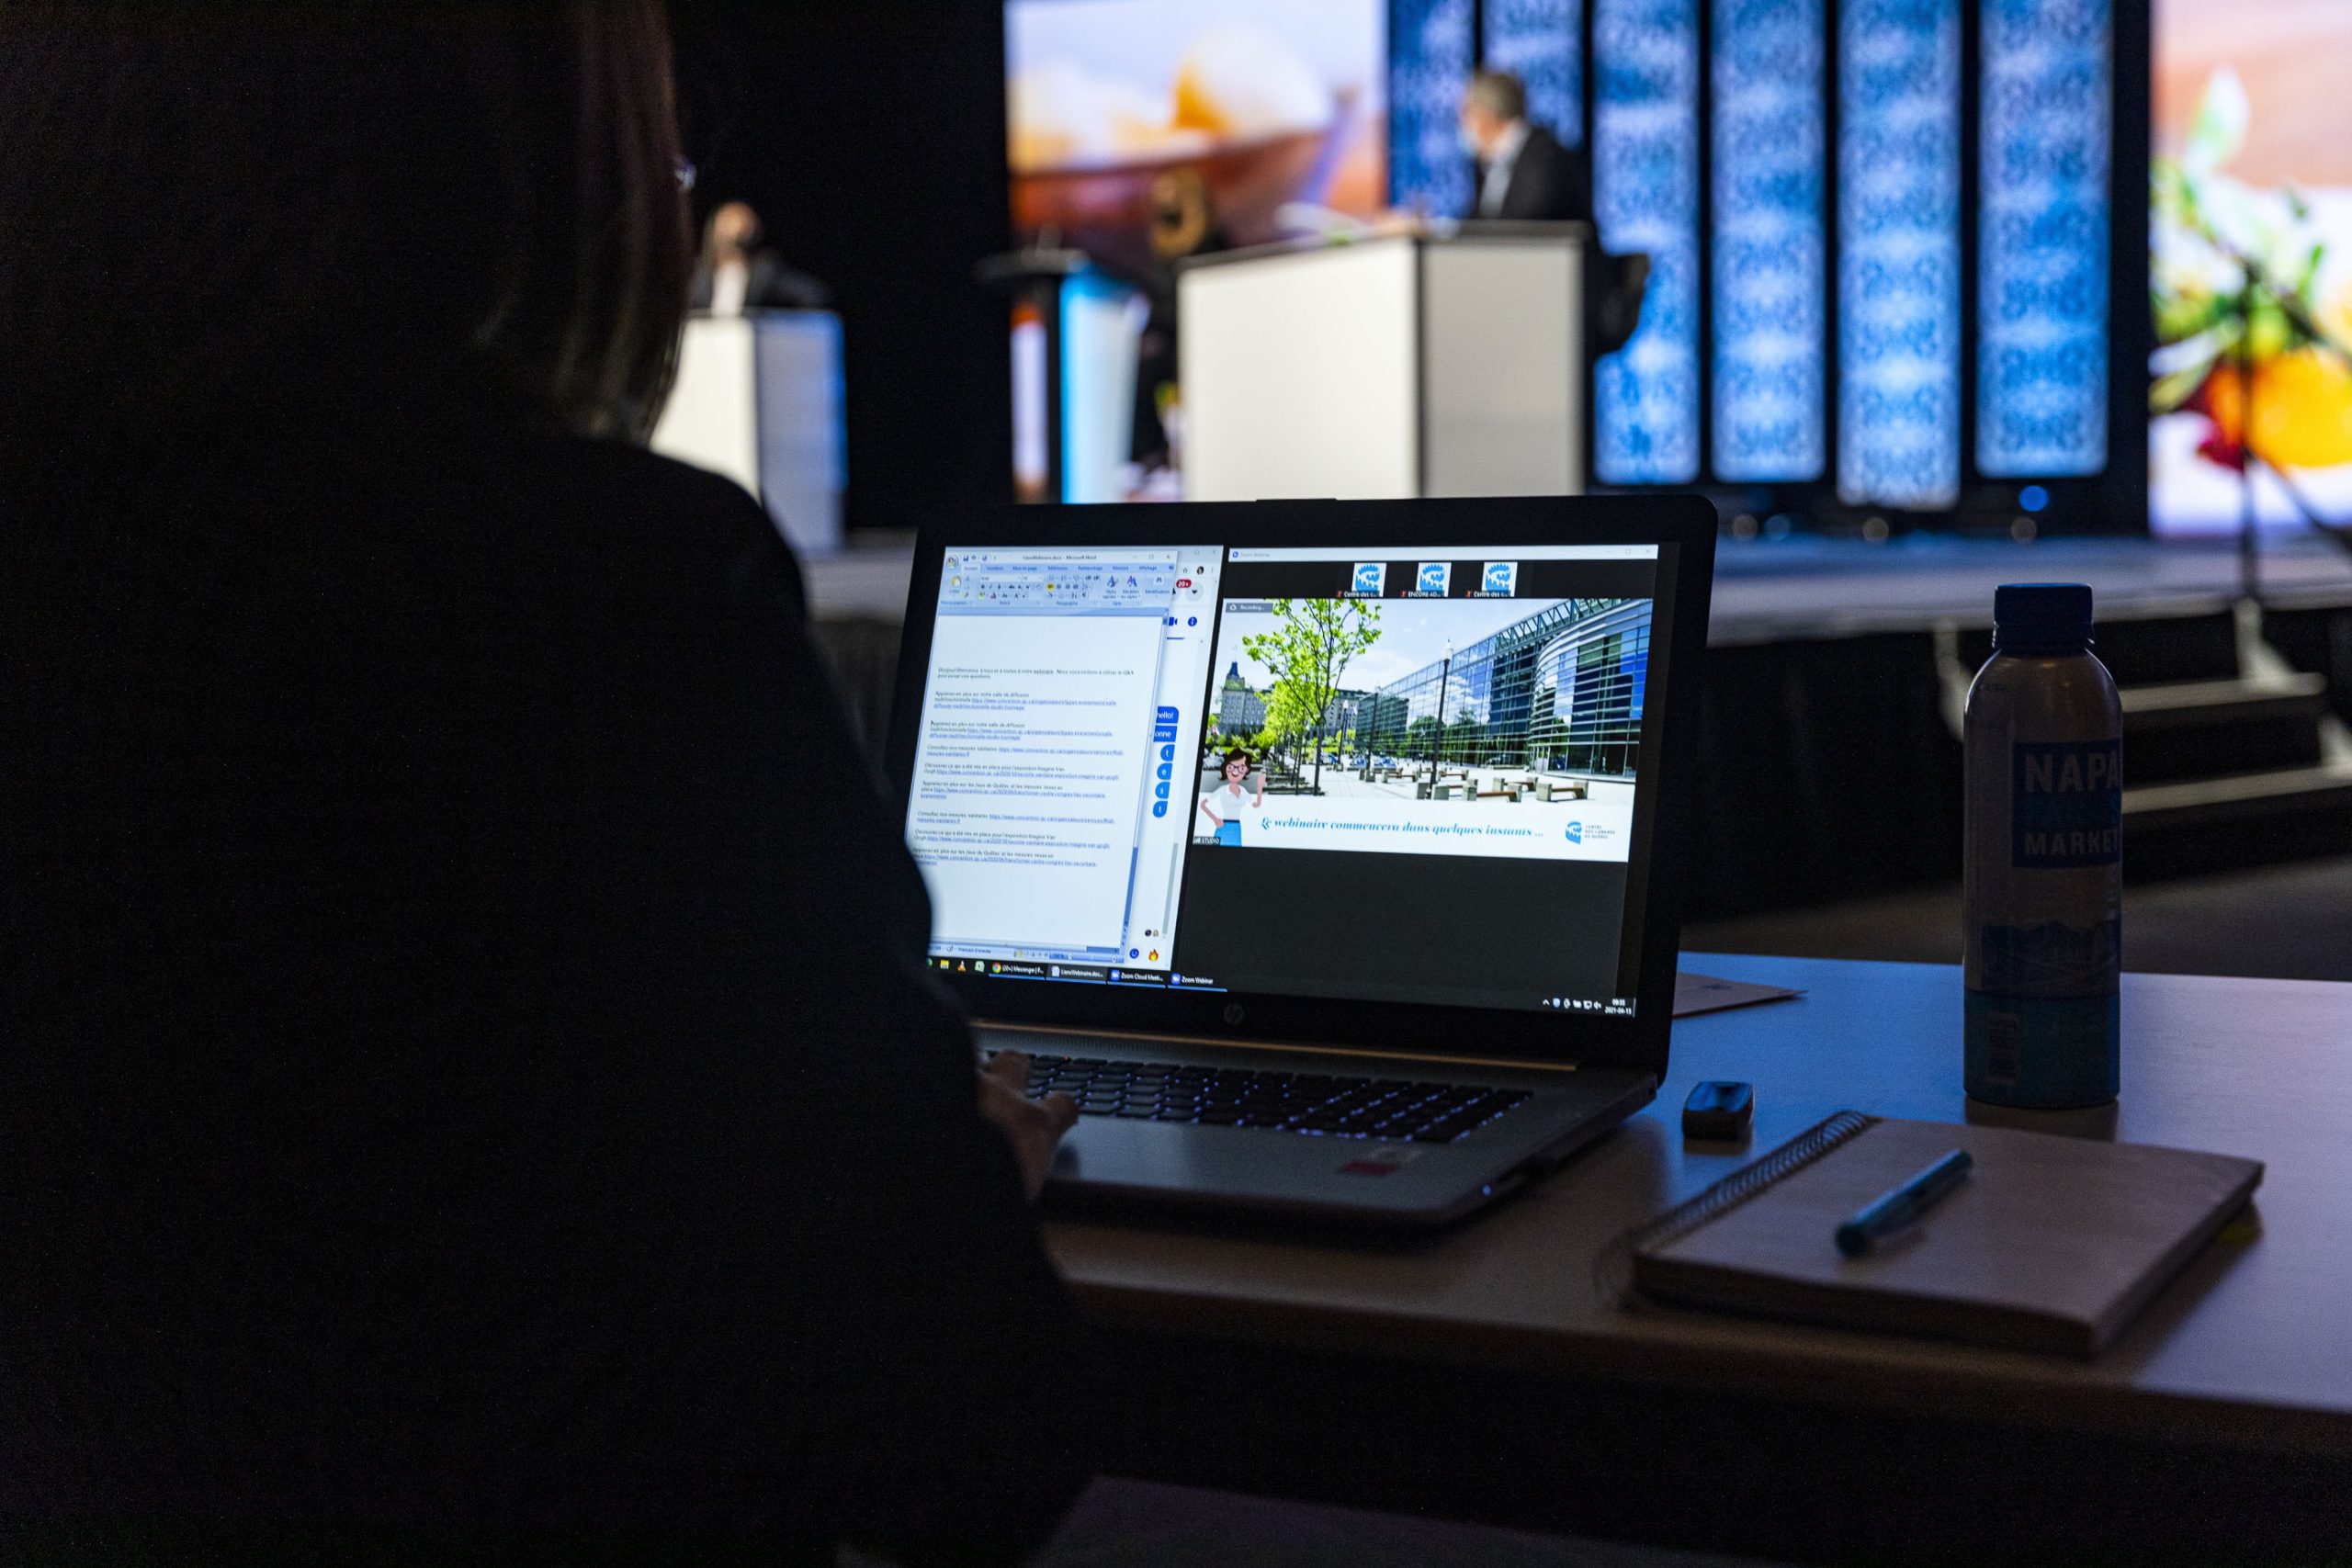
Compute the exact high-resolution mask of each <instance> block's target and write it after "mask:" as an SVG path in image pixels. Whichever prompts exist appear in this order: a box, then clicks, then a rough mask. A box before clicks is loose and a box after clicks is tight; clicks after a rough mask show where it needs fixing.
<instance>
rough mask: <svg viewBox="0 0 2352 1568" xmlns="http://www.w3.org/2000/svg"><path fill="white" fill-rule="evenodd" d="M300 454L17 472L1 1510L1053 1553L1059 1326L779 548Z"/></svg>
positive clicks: (510, 427) (515, 439)
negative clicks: (717, 1532) (50, 474)
mask: <svg viewBox="0 0 2352 1568" xmlns="http://www.w3.org/2000/svg"><path fill="white" fill-rule="evenodd" d="M363 401H366V400H355V403H358V402H363ZM317 424H318V431H317V433H316V434H312V435H308V436H301V437H292V438H286V437H281V438H278V439H277V440H274V441H273V442H271V443H267V444H258V443H257V444H256V445H255V446H254V447H252V448H250V449H248V450H246V451H244V452H243V453H242V454H241V453H238V452H234V451H223V452H218V453H215V454H214V455H213V456H211V457H208V458H200V459H192V460H188V461H186V462H183V463H180V464H175V465H173V466H171V467H169V468H164V467H162V466H158V467H156V468H153V469H151V470H150V471H152V472H157V473H162V474H164V478H162V479H156V480H155V481H153V482H152V483H150V482H144V481H132V482H124V481H117V480H115V479H111V478H110V477H109V472H108V469H107V467H106V466H105V465H104V464H91V465H89V466H88V467H87V468H85V469H84V470H83V471H81V472H78V473H75V474H74V475H73V476H72V478H71V479H70V482H67V483H62V484H58V483H50V484H46V485H44V486H42V487H40V488H39V489H35V488H31V487H29V486H28V484H27V483H26V482H25V481H23V480H21V479H19V480H17V481H10V482H0V507H5V509H6V511H5V517H0V652H5V661H4V662H0V705H5V707H0V712H5V713H6V725H5V728H0V734H5V736H6V740H5V744H0V759H5V760H4V761H0V770H5V775H4V776H5V781H6V822H7V828H6V833H5V835H4V836H0V838H4V840H5V850H0V855H5V864H4V865H0V1037H5V1039H6V1048H5V1050H0V1256H4V1257H5V1258H6V1267H5V1268H0V1514H8V1513H16V1514H24V1513H28V1512H30V1513H40V1512H44V1511H48V1510H54V1509H86V1510H90V1511H94V1512H96V1513H100V1514H107V1515H115V1514H120V1513H123V1512H126V1511H133V1510H135V1511H138V1512H141V1513H146V1514H160V1515H162V1516H164V1517H172V1516H175V1515H178V1514H183V1513H187V1512H198V1511H200V1512H202V1513H205V1514H208V1515H213V1516H217V1517H230V1518H242V1517H283V1516H288V1515H297V1516H317V1517H369V1518H387V1517H389V1518H396V1519H427V1520H459V1521H465V1520H477V1519H483V1518H492V1519H503V1520H509V1521H516V1522H521V1523H526V1524H531V1523H548V1524H560V1525H563V1526H566V1527H574V1526H580V1525H613V1524H617V1525H630V1524H638V1523H647V1524H658V1525H661V1526H663V1527H665V1528H666V1527H669V1526H673V1525H676V1524H679V1523H684V1524H685V1525H688V1526H691V1527H695V1528H708V1529H721V1530H733V1529H763V1530H773V1531H776V1532H779V1533H785V1534H792V1535H798V1536H804V1537H819V1536H825V1535H830V1534H832V1533H834V1532H846V1533H851V1534H859V1535H865V1536H868V1537H872V1538H876V1539H882V1540H889V1539H892V1538H904V1537H908V1536H922V1535H926V1534H931V1533H933V1532H940V1531H979V1532H982V1533H985V1534H988V1535H990V1536H992V1537H995V1538H998V1539H1000V1540H1004V1541H1006V1542H1008V1543H1011V1542H1013V1541H1015V1540H1017V1539H1018V1538H1019V1537H1021V1536H1022V1535H1023V1534H1034V1533H1036V1532H1039V1531H1041V1530H1042V1529H1044V1528H1046V1525H1047V1523H1048V1522H1049V1521H1050V1519H1051V1517H1053V1515H1054V1513H1055V1511H1056V1510H1057V1508H1058V1506H1060V1504H1061V1503H1062V1502H1063V1501H1064V1500H1065V1499H1066V1498H1067V1497H1068V1495H1069V1493H1070V1491H1071V1490H1073V1489H1074V1486H1075V1483H1076V1480H1077V1477H1078V1475H1079V1473H1080V1471H1079V1469H1078V1468H1077V1461H1074V1460H1073V1459H1072V1458H1071V1457H1070V1455H1069V1452H1068V1450H1067V1448H1066V1447H1065V1446H1064V1445H1065V1443H1066V1438H1065V1437H1064V1436H1063V1435H1062V1428H1063V1425H1064V1423H1065V1422H1066V1421H1067V1419H1068V1417H1069V1411H1068V1407H1067V1403H1066V1402H1067V1398H1068V1393H1067V1390H1066V1389H1065V1388H1064V1387H1063V1386H1062V1385H1061V1383H1060V1382H1057V1379H1056V1378H1055V1376H1054V1375H1053V1371H1052V1370H1053V1369H1054V1368H1057V1367H1065V1366H1066V1365H1067V1349H1068V1347H1067V1343H1066V1340H1065V1335H1066V1332H1067V1325H1066V1322H1065V1304H1064V1303H1063V1300H1062V1297H1061V1295H1060V1293H1059V1289H1058V1286H1057V1282H1056V1281H1055V1280H1054V1278H1053V1276H1052V1273H1051V1270H1050V1268H1049V1266H1048V1264H1047V1262H1046V1258H1045V1257H1044V1255H1043V1252H1042V1249H1041V1247H1040V1246H1039V1243H1038V1239H1037V1235H1036V1233H1035V1226H1034V1224H1033V1221H1032V1219H1031V1216H1030V1214H1029V1213H1028V1211H1027V1210H1026V1208H1025V1207H1024V1205H1023V1202H1022V1200H1021V1196H1020V1192H1019V1190H1018V1179H1017V1175H1016V1172H1015V1170H1014V1168H1013V1165H1012V1159H1011V1156H1010V1153H1009V1150H1008V1149H1007V1147H1006V1145H1005V1144H1004V1142H1003V1140H1002V1139H1001V1137H1000V1136H999V1135H998V1134H996V1133H995V1132H994V1131H993V1130H991V1129H989V1128H988V1127H987V1125H986V1124H985V1123H984V1122H981V1121H980V1120H979V1118H978V1115H977V1113H976V1111H975V1092H974V1083H973V1060H972V1043H971V1040H970V1038H969V1035H968V1032H967V1030H966V1028H965V1026H964V1025H963V1023H962V1022H961V1021H960V1020H959V1018H958V1016H957V1014H956V1010H955V1009H954V1006H953V1005H952V1003H951V1002H950V1001H949V1000H948V999H947V998H945V997H944V995H943V994H942V993H941V992H940V991H939V990H938V989H937V988H935V987H934V986H933V983H932V982H931V981H930V980H929V979H928V978H927V977H926V974H925V971H924V969H923V967H922V962H921V954H922V944H923V940H924V936H925V932H926V931H927V928H928V921H929V917H928V910H927V907H926V902H925V897H924V893H923V889H922V884H921V881H920V879H919V877H918V874H917V873H916V871H915V869H914V866H913V864H912V863H911V862H910V858H909V856H908V855H907V853H906V852H905V850H904V848H903V845H902V842H901V840H900V837H899V830H898V827H897V824H896V822H895V820H894V819H893V818H892V816H891V814H890V812H889V811H888V808H887V807H885V805H884V804H883V799H882V795H881V793H880V791H879V789H878V787H877V785H876V780H875V778H874V776H873V774H872V773H871V772H870V770H869V767H868V765H867V763H866V762H865V760H864V758H863V756H862V754H861V752H860V750H859V748H858V747H857V745H856V743H855V742H854V739H853V738H852V735H851V731H850V728H849V727H848V724H847V722H846V720H845V719H844V717H843V715H842V708H841V706H840V705H839V703H838V702H837V700H836V698H835V695H834V693H833V690H832V687H831V682H830V681H829V679H828V677H827V675H826V672H825V671H824V668H823V666H822V665H821V664H820V660H819V656H818V654H817V652H816V651H815V649H814V648H813V647H812V645H811V643H810V641H809V637H808V635H807V631H806V627H805V625H804V617H803V609H802V601H801V589H800V581H799V577H798V574H797V570H796V568H795V565H794V562H793V560H792V558H791V556H790V555H789V553H788V552H787V551H786V548H785V547H784V546H783V545H782V544H781V543H780V542H779V541H778V539H777V537H776V535H775V530H774V528H773V527H772V526H771V525H769V523H768V520H767V519H766V517H765V516H764V515H763V513H761V511H760V509H759V507H758V506H757V504H756V503H754V502H752V500H751V499H750V498H749V497H747V496H745V495H744V494H743V493H742V492H741V491H739V490H737V489H736V488H735V487H733V486H731V485H729V484H728V483H726V482H724V481H722V480H719V479H714V478H711V477H708V476H707V475H704V474H700V473H697V472H695V471H694V470H692V469H689V468H684V467H681V466H679V465H677V464H674V463H671V462H668V461H666V460H664V459H662V458H659V457H651V456H649V455H646V454H644V453H642V452H639V451H635V450H630V449H626V448H623V447H620V446H610V445H602V444H592V443H588V442H583V441H578V440H574V439H571V438H569V437H565V436H561V435H559V434H554V433H552V432H546V431H540V430H537V429H534V428H533V427H532V426H530V425H529V424H528V423H526V422H525V421H523V420H521V419H519V418H517V417H515V416H514V415H512V414H511V413H509V412H506V411H503V410H501V409H496V408H492V407H488V406H486V405H478V406H469V407H466V408H464V409H462V410H460V409H451V410H449V411H447V412H428V411H427V410H426V409H425V408H424V405H423V403H422V402H421V401H420V402H417V403H414V404H412V405H411V406H410V407H409V408H408V409H407V411H406V412H402V411H401V409H400V408H399V407H397V406H386V405H383V404H381V403H379V404H377V405H375V406H371V407H368V410H367V412H365V413H364V414H359V413H355V414H353V415H352V416H350V417H348V418H339V417H333V416H322V417H321V418H320V419H319V420H318V421H317ZM265 445H266V449H265Z"/></svg>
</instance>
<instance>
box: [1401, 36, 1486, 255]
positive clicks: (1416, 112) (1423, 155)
mask: <svg viewBox="0 0 2352 1568" xmlns="http://www.w3.org/2000/svg"><path fill="white" fill-rule="evenodd" d="M1470 17H1471V6H1470V0H1388V199H1389V200H1390V201H1391V202H1392V203H1394V204H1395V205H1396V206H1398V207H1404V208H1419V209H1421V210H1423V211H1425V212H1429V213H1430V214H1433V215H1435V216H1437V217H1442V218H1453V217H1458V216H1460V215H1461V213H1462V212H1463V211H1464V210H1465V209H1467V208H1468V207H1469V205H1470V160H1469V158H1468V156H1467V155H1466V154H1464V152H1463V151H1462V146H1461V142H1460V140H1459V136H1460V132H1459V130H1458V127H1459V126H1460V124H1461V121H1462V89H1463V88H1464V87H1466V86H1468V85H1470V71H1471V67H1472V64H1473V57H1472V52H1471V44H1472V39H1471V36H1470V31H1471V22H1470Z"/></svg>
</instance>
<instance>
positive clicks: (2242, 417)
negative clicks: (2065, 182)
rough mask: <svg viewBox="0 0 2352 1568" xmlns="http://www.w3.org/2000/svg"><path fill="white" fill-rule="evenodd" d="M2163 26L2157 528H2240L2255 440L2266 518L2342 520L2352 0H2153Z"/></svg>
mask: <svg viewBox="0 0 2352 1568" xmlns="http://www.w3.org/2000/svg"><path fill="white" fill-rule="evenodd" d="M2154 23H2155V39H2154V44H2155V97H2154V114H2155V124H2154V186H2153V188H2152V192H2151V197H2152V201H2153V219H2152V230H2153V233H2152V254H2151V256H2150V275H2151V276H2150V281H2151V285H2152V288H2153V293H2154V305H2155V338H2156V351H2155V358H2154V366H2153V367H2152V368H2153V371H2154V378H2153V382H2152V388H2153V389H2152V395H2151V413H2152V419H2151V423H2150V426H2149V452H2148V481H2149V510H2150V515H2151V520H2152V522H2153V524H2154V527H2155V528H2156V530H2157V531H2158V532H2161V533H2166V534H2193V533H2205V532H2215V531H2220V530H2223V529H2229V528H2234V527H2236V526H2238V525H2239V521H2240V518H2241V515H2242V512H2243V508H2244V506H2245V487H2244V486H2243V485H2242V484H2241V482H2240V461H2241V457H2242V455H2243V454H2244V452H2245V451H2246V450H2247V449H2249V448H2250V449H2251V452H2252V454H2253V456H2254V457H2255V458H2256V459H2257V461H2256V464H2255V465H2254V473H2255V476H2256V482H2255V487H2254V499H2255V501H2256V505H2257V506H2258V508H2259V516H2260V518H2261V520H2262V521H2263V522H2264V523H2265V524H2270V525H2278V524H2291V523H2298V522H2300V521H2301V517H2302V515H2303V512H2304V509H2306V508H2308V509H2309V510H2310V511H2312V512H2314V513H2317V514H2318V515H2319V516H2320V517H2321V518H2323V519H2324V520H2328V521H2334V522H2343V521H2345V520H2346V519H2347V518H2352V363H2347V362H2346V359H2345V358H2344V356H2343V355H2342V354H2341V353H2340V352H2337V350H2340V349H2343V348H2352V135H2346V130H2345V109H2344V91H2345V87H2344V85H2345V82H2346V78H2347V75H2352V14H2347V11H2346V6H2345V5H2344V0H2234V3H2233V4H2231V5H2227V6H2217V5H2213V4H2211V0H2158V4H2157V6H2156V9H2155V16H2154ZM2280 296H2283V297H2284V301H2285V302H2284V303H2283V304H2282V302H2281V299H2280V298H2279V297H2280ZM2298 318H2301V320H2298ZM2313 328H2315V329H2317V331H2318V332H2319V333H2320V334H2322V336H2323V337H2324V338H2326V339H2329V340H2332V341H2333V343H2334V344H2335V345H2336V346H2335V348H2334V349H2332V348H2331V347H2330V346H2329V345H2328V344H2327V343H2325V342H2322V341H2317V340H2315V339H2314V337H2313V336H2312V331H2311V330H2310V329H2313ZM2241 355H2243V357H2244V360H2245V363H2244V365H2243V366H2241V363H2240V359H2241ZM2282 481H2283V482H2282ZM2299 501H2300V503H2299Z"/></svg>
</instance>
